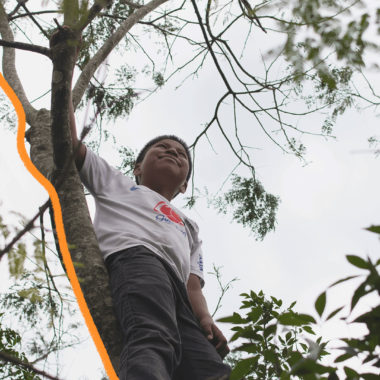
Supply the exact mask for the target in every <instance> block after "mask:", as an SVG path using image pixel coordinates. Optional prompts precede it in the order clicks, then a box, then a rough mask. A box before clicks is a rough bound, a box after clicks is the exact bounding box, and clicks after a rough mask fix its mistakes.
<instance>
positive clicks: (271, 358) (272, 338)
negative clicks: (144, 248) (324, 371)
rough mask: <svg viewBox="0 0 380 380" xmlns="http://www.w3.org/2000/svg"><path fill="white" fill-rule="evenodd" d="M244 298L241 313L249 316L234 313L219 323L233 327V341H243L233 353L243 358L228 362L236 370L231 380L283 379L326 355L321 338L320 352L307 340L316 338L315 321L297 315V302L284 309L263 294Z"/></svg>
mask: <svg viewBox="0 0 380 380" xmlns="http://www.w3.org/2000/svg"><path fill="white" fill-rule="evenodd" d="M241 296H242V297H243V301H242V306H241V307H240V309H245V310H246V315H245V316H241V315H240V314H239V313H233V315H232V316H229V317H225V318H221V319H219V322H227V323H232V324H233V325H234V326H233V327H232V331H234V334H233V336H232V338H231V340H230V341H231V342H234V341H238V340H240V342H241V343H240V344H239V345H238V346H237V347H236V348H235V349H234V351H235V352H238V353H240V354H244V356H241V355H236V354H234V355H233V356H232V358H230V359H229V361H230V362H231V364H233V367H234V368H233V371H232V374H231V380H239V379H242V378H243V377H244V379H246V380H253V379H260V380H266V379H279V378H281V379H282V378H283V377H282V376H286V374H288V373H289V371H290V370H291V368H292V367H293V366H294V365H296V363H298V362H300V361H301V360H308V358H309V357H316V358H320V357H321V356H324V355H326V351H325V350H324V347H325V343H322V342H321V338H318V339H317V342H318V343H319V346H318V348H316V345H315V344H313V343H312V342H311V341H310V342H309V343H308V341H307V340H306V339H305V334H306V335H307V336H311V335H315V333H314V330H313V328H312V327H311V324H312V323H314V322H315V320H314V318H313V317H311V316H310V315H306V314H299V313H297V312H295V311H294V310H293V309H294V306H295V302H293V303H292V304H291V305H290V306H289V307H288V308H286V309H283V308H282V301H281V300H279V299H277V298H275V297H270V298H267V297H265V295H264V293H263V292H262V291H260V292H259V293H255V292H254V291H251V292H250V293H249V294H248V293H243V294H241ZM247 356H248V357H247Z"/></svg>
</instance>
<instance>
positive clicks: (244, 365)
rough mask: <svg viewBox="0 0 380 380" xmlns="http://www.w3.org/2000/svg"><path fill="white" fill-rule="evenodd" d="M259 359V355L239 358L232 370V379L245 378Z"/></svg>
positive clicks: (239, 379)
mask: <svg viewBox="0 0 380 380" xmlns="http://www.w3.org/2000/svg"><path fill="white" fill-rule="evenodd" d="M257 360H258V358H257V357H250V358H246V359H243V360H239V361H238V363H237V364H236V366H235V368H234V369H233V370H232V372H231V375H230V380H241V378H243V377H244V376H245V375H247V374H248V373H249V372H250V371H251V368H252V366H254V365H255V364H256V363H257Z"/></svg>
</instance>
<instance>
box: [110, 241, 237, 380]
mask: <svg viewBox="0 0 380 380" xmlns="http://www.w3.org/2000/svg"><path fill="white" fill-rule="evenodd" d="M106 265H107V269H108V271H109V274H110V284H111V290H112V297H113V302H114V307H115V311H116V315H117V318H118V320H119V323H120V325H121V328H122V331H123V335H124V336H123V337H124V348H123V351H122V353H121V358H120V373H119V378H120V380H171V379H173V380H214V379H215V380H216V379H218V380H219V379H223V380H224V379H228V376H229V373H230V368H229V367H228V366H227V365H225V364H223V362H222V359H221V358H220V356H219V355H218V353H217V352H216V350H215V348H214V346H213V345H212V344H211V343H210V342H209V341H208V340H207V339H206V337H205V336H204V335H203V333H202V331H201V329H200V327H199V325H198V322H197V320H196V318H195V316H194V314H193V312H192V310H191V306H190V303H189V300H188V297H187V291H186V288H185V286H184V284H183V283H182V282H181V281H180V280H179V279H178V277H177V276H176V275H175V273H174V272H173V271H172V270H171V268H170V267H169V266H168V265H167V264H166V263H165V262H163V261H162V260H161V259H160V258H159V257H158V256H157V255H155V254H154V253H152V252H151V251H149V250H148V249H147V248H145V247H143V246H138V247H133V248H129V249H127V250H124V251H121V252H118V253H114V254H112V255H111V256H109V257H108V258H107V260H106Z"/></svg>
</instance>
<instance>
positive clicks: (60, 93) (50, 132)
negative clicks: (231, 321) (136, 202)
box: [0, 0, 167, 372]
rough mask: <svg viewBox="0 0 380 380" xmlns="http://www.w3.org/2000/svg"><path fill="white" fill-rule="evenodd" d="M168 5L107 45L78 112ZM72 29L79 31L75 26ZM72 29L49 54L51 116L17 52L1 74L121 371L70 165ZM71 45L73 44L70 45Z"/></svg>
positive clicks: (126, 26)
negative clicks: (132, 34)
mask: <svg viewBox="0 0 380 380" xmlns="http://www.w3.org/2000/svg"><path fill="white" fill-rule="evenodd" d="M166 1H167V0H152V1H150V2H149V3H148V4H147V5H145V6H142V7H141V8H139V9H137V10H136V11H135V12H133V13H132V14H131V16H130V17H129V18H128V19H127V20H125V21H124V22H123V23H122V24H121V26H120V27H119V28H118V29H117V31H116V32H115V33H114V34H113V35H112V36H111V37H110V38H109V39H108V40H107V41H106V42H105V43H104V45H103V47H102V48H101V49H99V51H98V52H97V53H96V54H95V56H94V57H93V58H92V59H91V60H90V61H89V63H88V64H87V65H86V67H85V68H84V70H83V72H82V74H81V75H80V77H79V79H78V81H77V84H76V86H75V89H74V91H73V103H74V107H76V106H77V104H78V103H79V101H80V99H81V98H82V96H83V94H84V92H85V90H86V88H87V86H88V84H89V82H90V79H91V77H92V76H93V75H94V73H95V71H96V70H97V68H98V67H99V66H100V64H101V63H102V62H103V61H104V59H105V58H106V57H107V56H108V54H109V53H110V52H111V51H112V49H113V48H114V47H115V46H116V45H117V44H118V43H119V42H120V41H121V39H122V38H123V37H124V36H125V35H126V33H127V32H128V31H129V30H130V29H131V28H132V26H133V25H135V24H136V23H137V22H138V21H140V20H141V19H142V18H143V17H145V16H146V15H147V14H148V13H150V12H151V11H152V10H154V9H155V8H157V7H158V6H159V5H161V4H163V3H164V2H166ZM73 30H74V31H75V27H74V28H73ZM73 30H70V33H71V34H70V33H69V34H67V35H66V36H65V37H64V38H63V39H62V40H60V41H58V43H57V44H56V45H55V46H52V49H51V57H52V61H53V77H52V103H51V111H48V110H46V109H41V110H39V111H37V110H36V109H34V108H33V106H32V105H31V104H30V102H29V100H28V98H27V96H26V94H25V91H24V89H23V87H22V84H21V82H20V79H19V77H18V75H17V72H16V68H15V49H13V48H3V72H4V77H5V78H6V80H7V81H8V83H9V84H10V85H11V86H12V88H13V89H14V91H15V93H16V95H17V96H18V98H19V100H20V101H21V104H22V105H23V108H24V111H25V114H26V120H27V123H28V124H29V125H30V130H29V131H28V141H29V143H30V145H31V149H30V154H31V159H32V161H33V163H34V164H35V166H36V167H37V169H38V170H39V171H40V172H41V174H43V175H44V176H45V177H46V178H48V179H49V180H50V181H51V182H52V184H53V185H54V186H55V187H56V191H57V193H58V196H59V200H60V204H61V209H62V217H63V222H64V229H65V234H66V239H67V243H68V245H69V247H70V254H71V259H72V261H73V263H74V267H75V271H76V274H77V278H78V279H79V281H80V285H81V290H82V292H83V295H84V297H85V300H86V303H87V306H88V308H89V311H90V313H91V316H92V318H93V321H94V323H95V325H96V327H97V329H98V332H99V334H100V336H101V338H102V341H103V343H104V346H105V348H106V350H107V352H108V355H109V357H110V360H111V362H112V364H113V367H114V369H115V371H116V372H118V369H119V357H120V353H121V348H122V334H121V333H120V327H119V324H118V322H117V320H116V318H115V315H114V311H113V306H112V299H111V295H110V290H109V280H108V274H107V271H106V268H105V266H104V262H103V259H102V257H101V253H100V250H99V245H98V243H97V239H96V236H95V233H94V230H93V226H92V222H91V219H90V216H89V212H88V208H87V203H86V200H85V197H84V193H83V187H82V184H81V181H80V179H79V176H78V172H77V170H76V167H75V164H74V161H73V160H72V146H71V136H70V129H69V120H68V105H69V90H70V86H71V76H72V70H73V68H74V63H75V62H74V60H75V49H76V47H75V44H74V45H73V44H72V41H73V40H76V41H78V39H79V36H78V35H77V34H75V32H74V31H73ZM77 30H78V29H77ZM0 34H1V36H2V38H3V39H4V40H5V41H10V42H13V41H14V38H13V33H12V30H11V28H10V27H9V23H8V19H7V15H6V13H5V10H4V7H3V5H2V3H1V2H0ZM68 40H71V41H70V43H68Z"/></svg>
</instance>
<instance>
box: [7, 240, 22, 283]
mask: <svg viewBox="0 0 380 380" xmlns="http://www.w3.org/2000/svg"><path fill="white" fill-rule="evenodd" d="M25 258H26V246H25V244H24V243H18V244H17V249H11V250H10V251H9V253H8V265H9V273H10V275H11V276H13V277H15V278H16V279H18V278H20V277H21V275H22V274H23V273H24V270H25V269H24V262H25Z"/></svg>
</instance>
